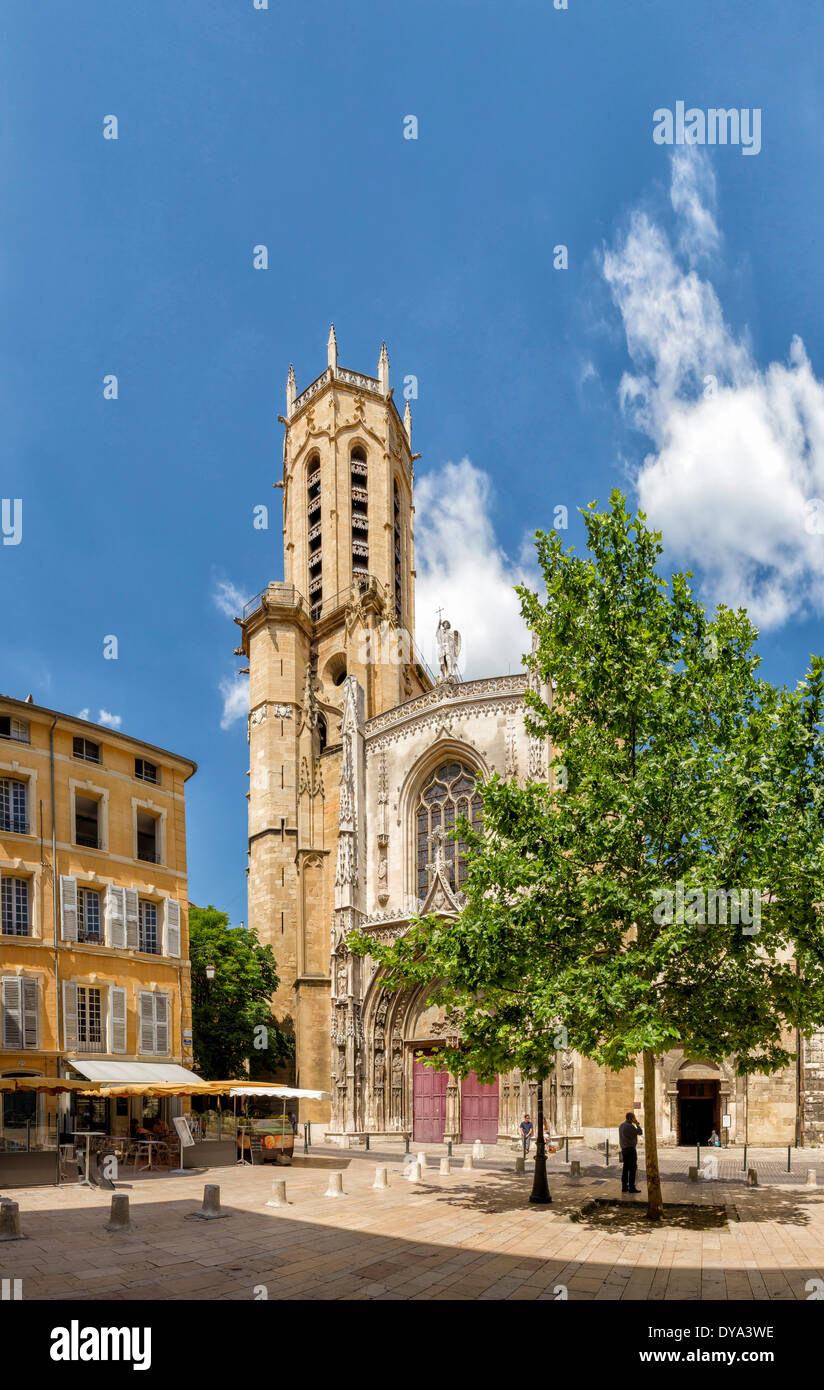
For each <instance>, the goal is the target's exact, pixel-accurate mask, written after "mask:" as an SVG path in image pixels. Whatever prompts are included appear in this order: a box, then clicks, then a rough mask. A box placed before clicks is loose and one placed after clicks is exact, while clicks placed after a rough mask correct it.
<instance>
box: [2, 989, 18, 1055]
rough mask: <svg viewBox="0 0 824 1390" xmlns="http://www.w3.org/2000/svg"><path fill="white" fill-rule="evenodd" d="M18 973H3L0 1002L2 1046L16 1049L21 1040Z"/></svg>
mask: <svg viewBox="0 0 824 1390" xmlns="http://www.w3.org/2000/svg"><path fill="white" fill-rule="evenodd" d="M21 983H22V981H21V979H20V976H19V975H4V976H3V990H2V995H1V996H0V1002H2V1006H3V1046H4V1047H6V1048H11V1049H12V1051H15V1052H16V1051H17V1049H18V1048H19V1047H21V1046H22V1042H23V1010H22V1006H21V998H20V985H21Z"/></svg>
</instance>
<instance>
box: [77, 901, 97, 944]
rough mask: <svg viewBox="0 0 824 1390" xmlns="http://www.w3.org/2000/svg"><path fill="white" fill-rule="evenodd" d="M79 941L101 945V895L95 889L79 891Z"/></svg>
mask: <svg viewBox="0 0 824 1390" xmlns="http://www.w3.org/2000/svg"><path fill="white" fill-rule="evenodd" d="M77 939H78V941H89V942H92V943H94V942H96V943H97V944H98V945H100V943H101V941H102V939H103V938H102V935H101V932H100V894H99V893H98V892H96V891H95V889H93V888H78V890H77Z"/></svg>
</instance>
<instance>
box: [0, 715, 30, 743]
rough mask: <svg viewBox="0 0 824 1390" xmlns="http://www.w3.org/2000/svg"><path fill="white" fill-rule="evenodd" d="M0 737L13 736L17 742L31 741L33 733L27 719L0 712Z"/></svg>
mask: <svg viewBox="0 0 824 1390" xmlns="http://www.w3.org/2000/svg"><path fill="white" fill-rule="evenodd" d="M0 738H11V739H14V740H15V742H16V743H31V733H30V732H29V726H28V724H27V722H26V720H25V719H14V718H13V717H12V716H11V715H10V714H0Z"/></svg>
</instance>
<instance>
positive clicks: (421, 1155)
mask: <svg viewBox="0 0 824 1390" xmlns="http://www.w3.org/2000/svg"><path fill="white" fill-rule="evenodd" d="M418 1167H419V1168H420V1170H421V1172H422V1173H425V1172H426V1168H427V1162H426V1154H425V1153H419V1154H418Z"/></svg>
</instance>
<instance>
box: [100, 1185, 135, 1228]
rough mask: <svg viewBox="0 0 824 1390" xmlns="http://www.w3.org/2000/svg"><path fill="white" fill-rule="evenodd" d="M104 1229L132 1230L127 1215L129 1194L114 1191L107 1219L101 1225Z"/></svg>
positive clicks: (130, 1221) (129, 1217)
mask: <svg viewBox="0 0 824 1390" xmlns="http://www.w3.org/2000/svg"><path fill="white" fill-rule="evenodd" d="M103 1229H104V1231H133V1230H134V1226H133V1225H132V1219H131V1216H130V1215H129V1196H128V1193H126V1192H116V1193H115V1195H114V1196H113V1197H112V1205H111V1209H110V1211H109V1219H108V1221H107V1222H106V1225H105V1226H104V1227H103Z"/></svg>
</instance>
